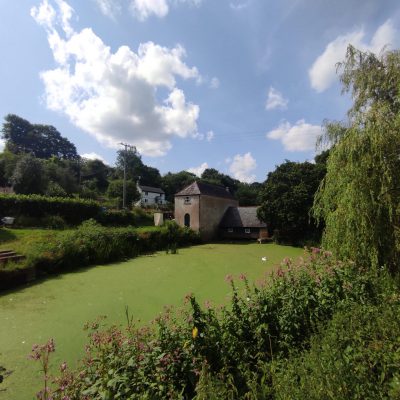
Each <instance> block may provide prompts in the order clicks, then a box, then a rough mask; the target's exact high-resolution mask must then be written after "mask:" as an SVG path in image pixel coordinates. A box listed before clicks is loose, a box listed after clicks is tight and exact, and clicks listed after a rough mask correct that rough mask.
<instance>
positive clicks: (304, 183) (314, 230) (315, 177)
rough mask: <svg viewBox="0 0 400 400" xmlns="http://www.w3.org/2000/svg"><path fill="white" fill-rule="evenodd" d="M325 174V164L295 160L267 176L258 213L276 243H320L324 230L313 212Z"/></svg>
mask: <svg viewBox="0 0 400 400" xmlns="http://www.w3.org/2000/svg"><path fill="white" fill-rule="evenodd" d="M320 160H321V158H318V159H317V161H320ZM322 160H323V159H322ZM324 175H325V163H324V162H316V163H315V164H312V163H309V162H303V163H298V162H292V161H286V162H285V163H283V164H281V165H279V166H278V167H276V169H275V171H273V172H270V173H269V174H268V177H267V180H266V181H265V183H264V185H263V188H262V191H261V196H260V197H261V207H260V208H259V210H258V214H259V217H260V218H261V219H262V220H263V221H265V222H266V223H267V225H268V229H269V231H270V234H273V235H274V238H275V240H277V241H278V242H282V243H291V244H304V243H305V242H306V241H307V240H313V241H316V242H318V241H319V239H320V235H321V229H320V228H318V227H317V223H316V221H315V220H314V219H313V218H312V217H311V216H310V210H311V207H312V205H313V202H314V194H315V192H316V191H317V189H318V186H319V184H320V182H321V180H322V178H323V177H324Z"/></svg>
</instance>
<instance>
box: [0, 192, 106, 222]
mask: <svg viewBox="0 0 400 400" xmlns="http://www.w3.org/2000/svg"><path fill="white" fill-rule="evenodd" d="M100 211H101V207H100V205H99V204H98V203H96V202H94V201H91V200H82V199H69V198H61V197H45V196H40V195H0V216H1V217H4V216H11V217H17V218H18V217H29V218H44V217H47V216H49V215H51V216H55V215H57V216H60V217H61V218H63V220H64V221H65V222H66V223H67V224H72V225H76V224H79V223H81V222H82V221H84V220H86V219H89V218H95V217H96V216H97V215H98V214H99V213H100Z"/></svg>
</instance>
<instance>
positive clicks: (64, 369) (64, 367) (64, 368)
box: [60, 361, 67, 372]
mask: <svg viewBox="0 0 400 400" xmlns="http://www.w3.org/2000/svg"><path fill="white" fill-rule="evenodd" d="M66 369H67V363H66V362H65V361H64V362H63V363H62V364H61V365H60V371H61V372H64V371H66Z"/></svg>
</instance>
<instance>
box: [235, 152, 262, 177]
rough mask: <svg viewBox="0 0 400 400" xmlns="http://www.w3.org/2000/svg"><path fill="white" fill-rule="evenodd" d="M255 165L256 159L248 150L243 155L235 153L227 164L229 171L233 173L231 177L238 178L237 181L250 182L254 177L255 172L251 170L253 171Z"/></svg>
mask: <svg viewBox="0 0 400 400" xmlns="http://www.w3.org/2000/svg"><path fill="white" fill-rule="evenodd" d="M256 167H257V163H256V160H255V159H254V158H253V157H252V155H251V153H250V152H249V153H246V154H243V155H240V154H236V156H234V157H233V161H232V163H231V165H230V166H229V171H230V172H231V173H232V174H233V177H234V178H236V179H239V181H241V182H247V183H251V182H254V181H255V179H256V176H255V174H252V171H254V170H255V169H256Z"/></svg>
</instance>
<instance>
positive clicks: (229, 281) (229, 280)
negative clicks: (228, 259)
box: [225, 274, 233, 283]
mask: <svg viewBox="0 0 400 400" xmlns="http://www.w3.org/2000/svg"><path fill="white" fill-rule="evenodd" d="M225 281H226V282H228V283H232V282H233V276H232V275H231V274H228V275H226V276H225Z"/></svg>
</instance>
